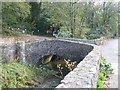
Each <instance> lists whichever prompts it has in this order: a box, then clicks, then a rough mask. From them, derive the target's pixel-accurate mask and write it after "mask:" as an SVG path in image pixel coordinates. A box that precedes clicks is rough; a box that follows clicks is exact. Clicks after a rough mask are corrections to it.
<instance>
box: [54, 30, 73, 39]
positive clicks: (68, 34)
mask: <svg viewBox="0 0 120 90" xmlns="http://www.w3.org/2000/svg"><path fill="white" fill-rule="evenodd" d="M71 35H72V34H71V32H70V31H63V30H60V31H59V32H58V34H57V35H56V38H70V37H71Z"/></svg>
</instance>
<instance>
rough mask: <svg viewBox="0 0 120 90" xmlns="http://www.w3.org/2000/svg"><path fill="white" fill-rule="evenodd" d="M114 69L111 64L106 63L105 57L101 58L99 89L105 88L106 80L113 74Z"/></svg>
mask: <svg viewBox="0 0 120 90" xmlns="http://www.w3.org/2000/svg"><path fill="white" fill-rule="evenodd" d="M112 71H113V69H112V66H111V63H108V62H107V61H105V58H104V57H101V60H100V69H99V73H98V81H97V88H104V86H103V85H104V80H105V78H108V77H109V74H110V73H112Z"/></svg>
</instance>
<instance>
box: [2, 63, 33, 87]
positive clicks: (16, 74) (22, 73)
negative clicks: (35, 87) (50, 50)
mask: <svg viewBox="0 0 120 90" xmlns="http://www.w3.org/2000/svg"><path fill="white" fill-rule="evenodd" d="M34 75H35V72H34V71H33V70H31V69H29V68H28V67H25V66H24V65H21V64H18V63H10V64H3V65H2V87H3V88H18V87H19V88H20V87H21V88H22V87H30V85H32V84H33V83H34V82H33V80H32V77H33V76H34Z"/></svg>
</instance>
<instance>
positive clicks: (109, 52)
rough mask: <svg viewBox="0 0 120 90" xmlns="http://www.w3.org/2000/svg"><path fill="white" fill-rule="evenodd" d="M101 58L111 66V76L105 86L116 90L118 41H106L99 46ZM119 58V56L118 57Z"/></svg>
mask: <svg viewBox="0 0 120 90" xmlns="http://www.w3.org/2000/svg"><path fill="white" fill-rule="evenodd" d="M101 48H102V56H103V57H105V59H106V60H107V61H108V62H110V63H111V64H112V68H113V69H114V70H113V74H111V77H110V79H109V80H108V81H106V82H105V83H106V86H108V87H109V88H118V56H119V55H120V53H119V55H118V39H112V40H108V41H107V42H106V43H105V44H103V45H101ZM119 57H120V56H119Z"/></svg>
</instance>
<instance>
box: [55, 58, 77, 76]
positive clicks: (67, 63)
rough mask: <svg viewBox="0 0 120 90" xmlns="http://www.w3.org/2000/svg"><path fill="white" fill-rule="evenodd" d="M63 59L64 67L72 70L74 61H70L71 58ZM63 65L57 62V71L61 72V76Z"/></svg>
mask: <svg viewBox="0 0 120 90" xmlns="http://www.w3.org/2000/svg"><path fill="white" fill-rule="evenodd" d="M64 61H65V67H66V68H67V69H68V70H69V71H72V70H73V69H74V68H75V66H76V65H75V64H76V61H74V62H71V60H69V59H68V60H66V59H64ZM65 67H62V65H61V64H58V65H57V68H58V69H59V72H60V74H61V76H62V77H64V74H63V71H62V69H64V68H65Z"/></svg>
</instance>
